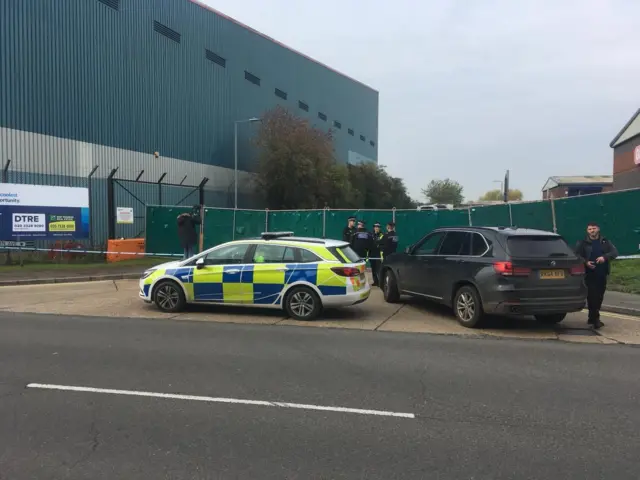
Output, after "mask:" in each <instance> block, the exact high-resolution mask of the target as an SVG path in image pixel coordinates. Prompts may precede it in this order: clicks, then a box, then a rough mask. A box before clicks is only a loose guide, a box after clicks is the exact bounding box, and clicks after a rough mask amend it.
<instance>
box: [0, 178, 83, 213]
mask: <svg viewBox="0 0 640 480" xmlns="http://www.w3.org/2000/svg"><path fill="white" fill-rule="evenodd" d="M0 206H21V207H31V206H35V207H67V208H89V189H87V188H76V187H50V186H45V185H22V184H16V183H0Z"/></svg>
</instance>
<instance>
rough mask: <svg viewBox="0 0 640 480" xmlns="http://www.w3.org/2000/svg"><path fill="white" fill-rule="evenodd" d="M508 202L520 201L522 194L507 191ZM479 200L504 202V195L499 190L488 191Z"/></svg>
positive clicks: (516, 191)
mask: <svg viewBox="0 0 640 480" xmlns="http://www.w3.org/2000/svg"><path fill="white" fill-rule="evenodd" d="M507 198H508V199H509V201H512V202H513V201H520V200H522V192H521V191H520V190H511V189H509V193H508V195H507ZM479 200H480V201H481V202H497V201H502V200H504V194H503V193H502V191H501V190H499V189H495V190H489V191H488V192H487V193H485V194H484V195H482V196H481V197H480V198H479Z"/></svg>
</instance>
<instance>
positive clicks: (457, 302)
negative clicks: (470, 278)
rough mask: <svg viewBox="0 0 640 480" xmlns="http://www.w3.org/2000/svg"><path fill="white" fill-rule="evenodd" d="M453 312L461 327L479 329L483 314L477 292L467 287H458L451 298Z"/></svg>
mask: <svg viewBox="0 0 640 480" xmlns="http://www.w3.org/2000/svg"><path fill="white" fill-rule="evenodd" d="M453 312H454V313H455V315H456V318H457V319H458V322H459V323H460V325H462V326H463V327H467V328H475V327H479V326H480V324H481V323H482V320H483V317H484V312H483V310H482V302H481V301H480V295H478V291H477V290H476V289H475V288H474V287H471V286H469V285H465V286H463V287H460V288H459V289H458V291H457V292H456V295H455V297H454V298H453Z"/></svg>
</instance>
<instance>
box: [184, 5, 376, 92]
mask: <svg viewBox="0 0 640 480" xmlns="http://www.w3.org/2000/svg"><path fill="white" fill-rule="evenodd" d="M189 2H191V3H193V4H194V5H197V6H199V7H200V8H204V9H205V10H209V11H210V12H212V13H215V14H216V15H218V16H219V17H222V18H224V19H226V20H229V21H230V22H233V23H235V24H236V25H238V26H240V27H242V28H244V29H246V30H248V31H250V32H252V33H255V34H256V35H259V36H260V37H262V38H264V39H266V40H269V41H270V42H273V43H275V44H276V45H278V46H280V47H282V48H286V49H287V50H289V51H290V52H293V53H295V54H296V55H300V56H301V57H303V58H306V59H307V60H309V61H311V62H313V63H315V64H316V65H320V66H321V67H324V68H326V69H327V70H330V71H332V72H333V73H337V74H338V75H340V76H342V77H344V78H346V79H347V80H351V81H352V82H355V83H357V84H359V85H362V86H363V87H366V88H368V89H369V90H371V91H373V92H375V93H377V94H379V93H380V92H379V91H378V90H376V89H375V88H373V87H371V86H369V85H367V84H366V83H363V82H361V81H360V80H356V79H355V78H353V77H350V76H349V75H347V74H345V73H342V72H339V71H338V70H336V69H335V68H331V67H330V66H328V65H326V64H324V63H322V62H320V61H318V60H316V59H314V58H311V57H310V56H308V55H305V54H304V53H302V52H299V51H298V50H296V49H294V48H291V47H289V46H287V45H285V44H284V43H282V42H279V41H278V40H276V39H275V38H272V37H270V36H268V35H265V34H264V33H262V32H259V31H258V30H256V29H255V28H252V27H250V26H249V25H246V24H244V23H242V22H240V21H238V20H236V19H235V18H232V17H230V16H229V15H225V14H224V13H222V12H221V11H219V10H216V9H215V8H213V7H210V6H209V5H205V4H204V3H202V2H201V1H199V0H189Z"/></svg>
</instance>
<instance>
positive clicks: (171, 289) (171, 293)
mask: <svg viewBox="0 0 640 480" xmlns="http://www.w3.org/2000/svg"><path fill="white" fill-rule="evenodd" d="M153 301H154V303H155V304H156V307H158V308H159V309H160V310H162V311H163V312H170V313H175V312H180V311H182V310H183V309H184V307H185V305H186V304H187V300H186V298H185V296H184V292H183V291H182V288H180V286H179V285H178V284H177V283H176V282H174V281H172V280H165V281H164V282H160V283H159V284H158V285H157V286H156V288H154V289H153Z"/></svg>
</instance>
